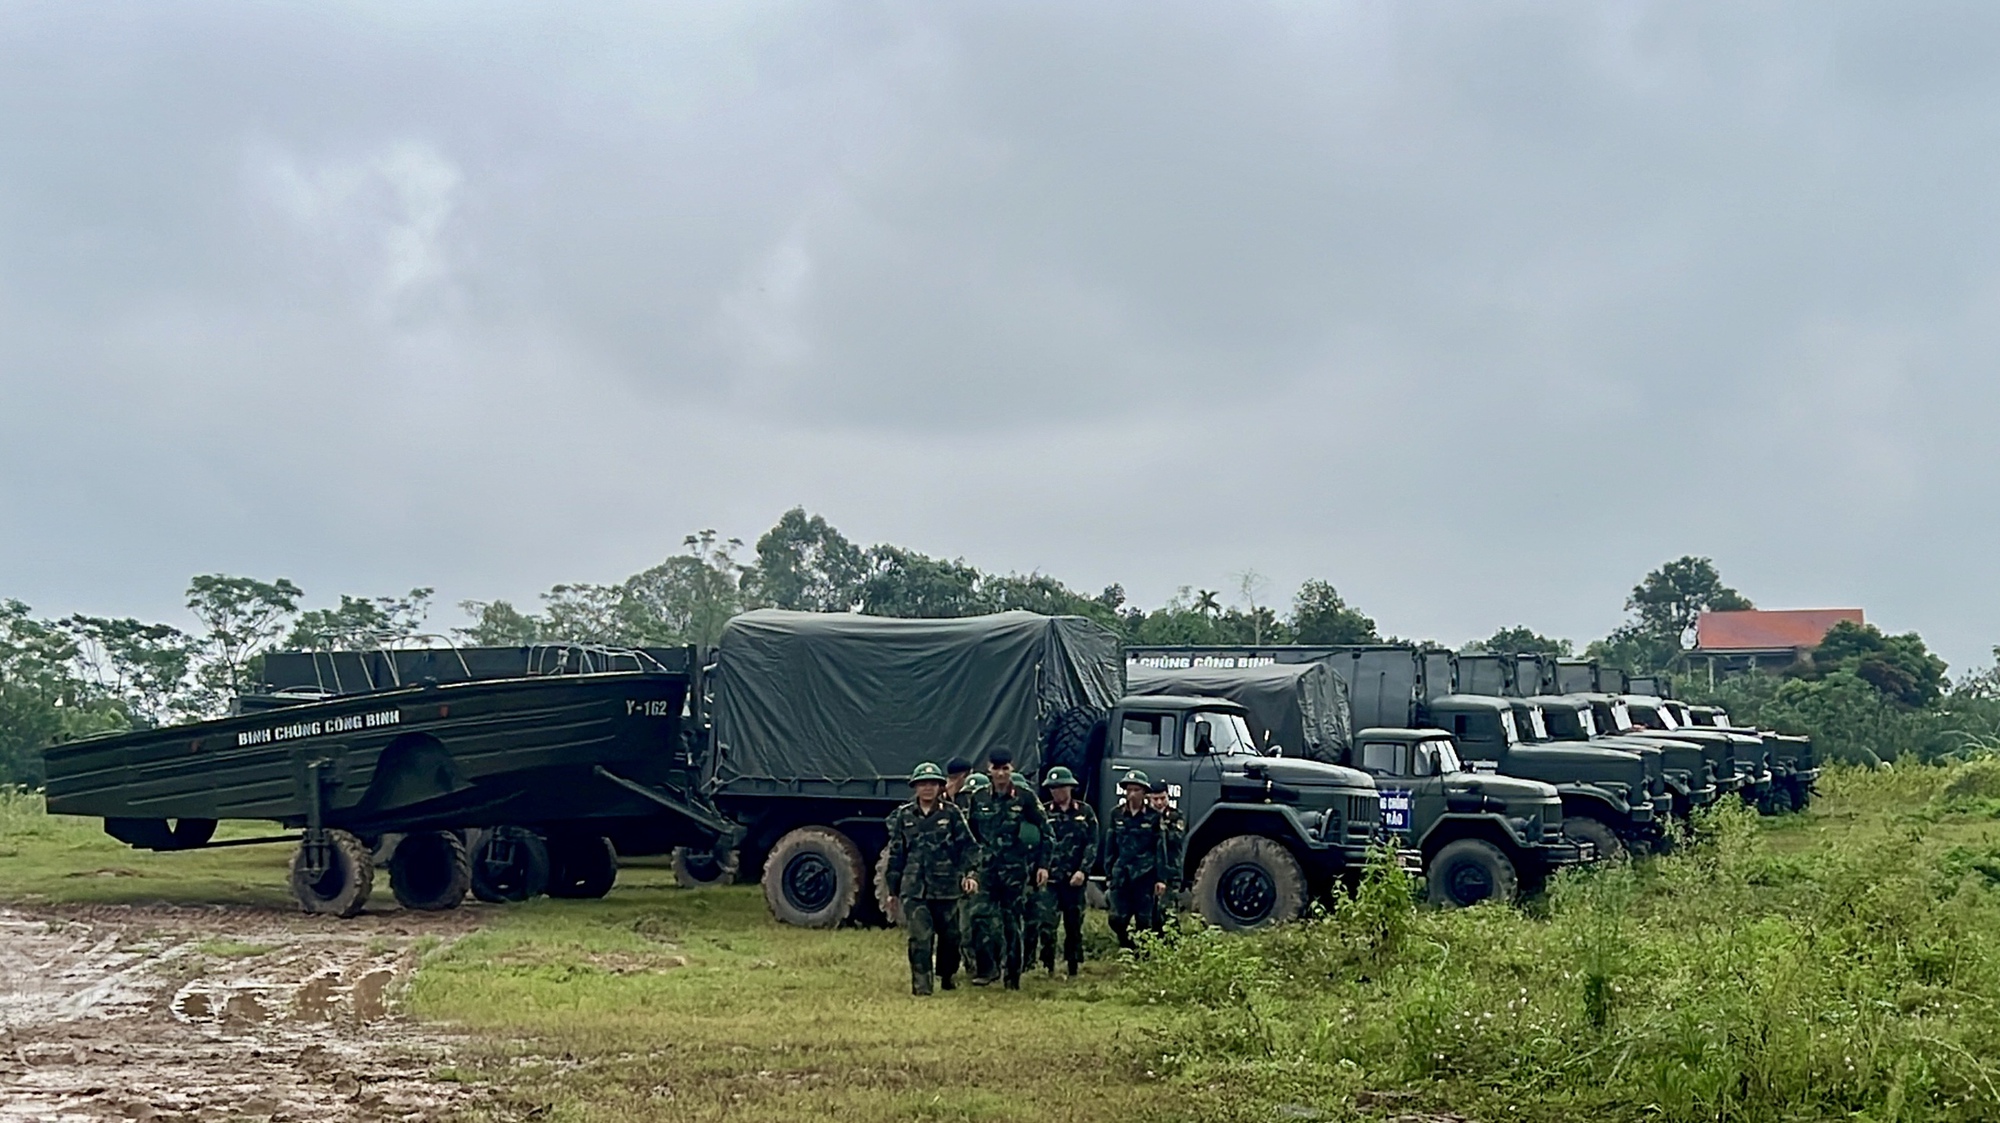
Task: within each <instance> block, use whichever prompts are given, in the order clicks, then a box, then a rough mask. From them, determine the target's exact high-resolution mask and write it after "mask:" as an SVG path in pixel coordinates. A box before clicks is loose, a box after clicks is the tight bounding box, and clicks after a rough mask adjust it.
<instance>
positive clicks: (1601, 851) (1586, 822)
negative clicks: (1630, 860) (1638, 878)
mask: <svg viewBox="0 0 2000 1123" xmlns="http://www.w3.org/2000/svg"><path fill="white" fill-rule="evenodd" d="M1563 837H1565V838H1572V839H1575V840H1576V841H1578V842H1588V843H1592V844H1594V845H1595V846H1596V847H1597V860H1598V861H1600V862H1621V861H1624V860H1625V859H1626V858H1627V857H1629V856H1630V854H1629V852H1628V851H1627V850H1626V849H1625V843H1624V842H1622V841H1620V840H1619V838H1618V832H1617V831H1614V830H1612V829H1611V827H1610V825H1609V824H1607V823H1605V822H1604V820H1602V819H1596V818H1592V817H1591V816H1589V815H1564V816H1563Z"/></svg>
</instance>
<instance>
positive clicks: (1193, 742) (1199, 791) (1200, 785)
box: [1166, 713, 1222, 830]
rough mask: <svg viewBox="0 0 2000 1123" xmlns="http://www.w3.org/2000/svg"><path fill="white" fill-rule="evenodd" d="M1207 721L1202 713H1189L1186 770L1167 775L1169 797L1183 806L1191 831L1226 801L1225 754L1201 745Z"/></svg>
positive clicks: (1183, 762) (1183, 747) (1185, 728)
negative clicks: (1213, 808) (1215, 807)
mask: <svg viewBox="0 0 2000 1123" xmlns="http://www.w3.org/2000/svg"><path fill="white" fill-rule="evenodd" d="M1205 724H1206V723H1205V722H1203V721H1202V717H1201V715H1200V714H1198V713H1197V714H1191V715H1189V716H1188V719H1187V720H1186V721H1184V722H1183V723H1182V726H1183V728H1182V730H1181V761H1180V763H1181V765H1182V769H1180V770H1176V772H1175V773H1172V774H1168V775H1167V776H1166V781H1167V800H1168V802H1170V803H1172V804H1173V805H1174V806H1175V807H1176V808H1179V809H1180V813H1181V818H1183V819H1185V820H1187V823H1188V829H1189V830H1192V829H1193V828H1194V826H1195V825H1196V824H1197V823H1199V822H1200V821H1201V817H1202V816H1204V815H1206V814H1208V812H1209V809H1210V808H1212V807H1214V806H1215V805H1216V804H1217V803H1219V802H1221V800H1222V757H1221V755H1220V754H1217V753H1214V752H1211V751H1207V750H1204V749H1202V748H1200V740H1201V733H1202V726H1203V725H1205ZM1212 745H1213V741H1212V738H1211V747H1212Z"/></svg>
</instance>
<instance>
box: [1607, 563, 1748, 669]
mask: <svg viewBox="0 0 2000 1123" xmlns="http://www.w3.org/2000/svg"><path fill="white" fill-rule="evenodd" d="M1753 607H1755V606H1754V605H1752V604H1751V603H1750V599H1749V598H1748V597H1745V596H1744V595H1743V594H1741V593H1739V592H1737V591H1736V590H1734V589H1732V588H1730V587H1729V586H1727V585H1724V584H1723V583H1722V575H1721V574H1720V573H1718V572H1717V571H1716V568H1715V563H1714V562H1713V561H1711V560H1709V559H1708V558H1697V557H1694V556H1692V555H1689V556H1687V557H1682V558H1677V559H1675V560H1674V561H1670V562H1668V563H1666V564H1665V565H1663V566H1661V567H1660V568H1658V569H1656V570H1654V571H1653V572H1651V573H1648V574H1647V575H1646V579H1645V580H1643V581H1641V582H1640V583H1639V584H1637V585H1635V586H1633V587H1632V595H1631V596H1628V597H1626V598H1625V610H1626V611H1627V612H1631V613H1633V614H1634V615H1635V616H1636V617H1637V619H1636V621H1635V623H1636V624H1637V625H1638V626H1639V627H1640V628H1641V629H1642V630H1644V631H1646V632H1648V633H1650V634H1652V635H1655V636H1659V637H1662V638H1667V637H1671V638H1673V639H1674V640H1675V642H1677V643H1679V644H1680V645H1681V646H1683V647H1685V646H1686V645H1687V639H1688V633H1690V632H1692V631H1693V630H1694V624H1695V620H1696V619H1697V618H1698V617H1699V616H1700V615H1701V614H1702V613H1704V612H1731V611H1736V610H1739V609H1745V608H1753Z"/></svg>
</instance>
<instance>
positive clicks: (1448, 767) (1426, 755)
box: [1416, 714, 1513, 776]
mask: <svg viewBox="0 0 2000 1123" xmlns="http://www.w3.org/2000/svg"><path fill="white" fill-rule="evenodd" d="M1508 716H1509V717H1512V716H1513V715H1512V714H1509V715H1508ZM1463 771H1465V766H1464V765H1463V764H1461V763H1460V762H1459V759H1458V749H1457V748H1456V747H1454V746H1453V745H1452V743H1451V742H1450V741H1444V740H1438V741H1421V742H1418V744H1417V754H1416V773H1417V775H1419V776H1449V775H1451V774H1452V773H1454V772H1463Z"/></svg>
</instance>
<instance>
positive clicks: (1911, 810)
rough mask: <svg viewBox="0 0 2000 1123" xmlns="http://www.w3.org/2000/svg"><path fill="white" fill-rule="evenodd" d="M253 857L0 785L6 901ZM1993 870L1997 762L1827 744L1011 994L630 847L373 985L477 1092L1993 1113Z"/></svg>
mask: <svg viewBox="0 0 2000 1123" xmlns="http://www.w3.org/2000/svg"><path fill="white" fill-rule="evenodd" d="M286 857H287V855H286V853H285V851H284V850H283V849H282V848H264V847H249V848H244V849H240V850H222V851H213V852H207V853H194V854H167V855H152V854H143V853H138V852H134V851H130V850H126V849H124V848H122V847H120V846H119V845H118V844H116V843H114V842H112V841H111V840H110V839H107V838H105V837H104V836H103V835H102V834H100V833H99V832H98V830H97V828H96V825H95V824H94V823H78V822H71V821H62V820H54V819H50V818H48V817H47V816H45V815H43V814H42V813H41V811H40V808H39V803H38V801H35V800H33V799H32V798H30V797H12V798H7V799H4V800H0V901H5V902H8V903H28V904H32V903H35V902H46V903H63V902H127V903H139V904H143V903H147V902H153V901H174V902H229V903H238V904H247V905H262V906H271V907H276V908H286V907H289V902H288V900H287V898H286V896H285V893H284V891H283V873H284V863H285V860H286ZM1996 887H2000V765H1996V764H1992V763H1978V764H1972V765H1959V766H1953V767H1949V768H1910V769H1903V770H1898V771H1896V772H1893V773H1890V772H1877V773H1863V772H1856V771H1843V772H1837V773H1835V774H1833V775H1831V776H1830V777H1829V778H1828V780H1827V781H1826V784H1825V797H1824V798H1823V799H1822V801H1821V802H1820V803H1819V804H1818V805H1816V806H1815V807H1814V809H1813V811H1812V812H1811V813H1810V814H1809V815H1806V816H1799V817H1792V818H1788V819H1785V820H1777V821H1771V820H1764V821H1759V820H1757V819H1756V818H1755V817H1754V816H1750V815H1747V814H1740V815H1725V816H1722V817H1720V818H1718V819H1717V820H1715V821H1714V822H1713V823H1711V824H1709V826H1708V829H1707V830H1706V832H1705V833H1704V835H1703V837H1702V838H1701V840H1700V841H1699V842H1698V843H1697V844H1696V845H1693V846H1691V847H1689V848H1688V850H1687V851H1686V852H1684V853H1683V854H1680V855H1676V856H1674V857H1672V858H1668V859H1656V860H1653V861H1650V862H1647V863H1644V864H1641V865H1640V866H1637V867H1634V868H1630V869H1614V870H1608V871H1604V872H1602V873H1597V874H1593V875H1586V876H1582V877H1576V878H1564V879H1561V880H1560V881H1559V882H1558V884H1557V885H1556V887H1555V889H1554V890H1553V891H1552V892H1551V894H1550V896H1549V897H1548V898H1547V899H1545V900H1543V901H1540V902H1537V903H1536V904H1534V905H1532V906H1530V907H1529V908H1527V909H1523V910H1514V909H1504V908H1481V909H1475V910H1469V911H1467V912H1463V913H1439V912H1434V911H1430V910H1425V909H1419V908H1414V907H1411V906H1410V905H1409V904H1408V902H1407V900H1406V897H1405V890H1404V887H1403V886H1402V885H1401V884H1400V882H1399V881H1397V880H1396V879H1394V878H1392V877H1389V876H1387V875H1384V876H1381V877H1377V878H1375V879H1372V880H1371V882H1370V883H1369V885H1368V886H1367V887H1366V889H1365V890H1364V893H1363V895H1362V897H1361V898H1360V899H1359V900H1357V901H1355V902H1353V903H1351V904H1346V905H1343V906H1342V907H1341V908H1339V909H1337V910H1336V911H1335V913H1334V914H1333V915H1332V916H1329V917H1324V918H1322V919H1320V920H1317V921H1315V922H1313V923H1309V924H1305V925H1297V926H1293V927H1292V928H1290V929H1287V930H1283V931H1279V932H1275V933H1270V934H1265V935H1260V936H1257V937H1250V938H1243V937H1222V936H1209V935H1201V934H1194V935H1190V936H1188V937H1185V938H1183V939H1182V940H1180V941H1179V942H1178V943H1177V944H1176V945H1175V946H1174V947H1172V948H1170V949H1162V950H1160V951H1159V953H1158V954H1156V955H1154V956H1153V957H1151V958H1150V959H1149V960H1148V961H1147V962H1145V963H1143V964H1141V965H1138V966H1136V967H1130V968H1120V967H1118V966H1116V965H1113V964H1108V963H1104V962H1101V961H1100V962H1098V963H1096V964H1092V965H1090V966H1089V967H1087V969H1086V970H1087V974H1086V977H1085V978H1084V979H1082V980H1080V981H1079V982H1078V983H1075V984H1071V983H1066V982H1062V981H1051V980H1047V979H1043V978H1040V977H1039V976H1036V977H1032V978H1030V979H1029V980H1028V984H1027V988H1026V989H1025V990H1024V991H1022V992H1020V993H1006V992H1002V991H999V990H997V989H996V990H975V989H971V988H966V989H963V990H961V991H960V992H958V993H955V994H943V995H939V996H938V997H936V998H933V999H929V1000H917V999H912V998H911V997H910V996H909V994H908V972H907V967H906V965H905V960H904V957H903V949H902V942H901V936H900V934H899V933H895V932H887V931H867V930H857V931H839V932H811V931H802V930H797V929H791V928H786V927H784V926H781V925H778V924H776V923H774V922H772V921H771V920H770V918H769V917H768V915H767V913H766V911H765V909H764V905H763V901H762V898H761V895H760V894H759V893H758V891H757V890H756V889H755V888H754V887H734V888H728V889H720V890H705V891H684V890H680V889H678V888H675V887H673V885H672V884H671V877H670V875H669V874H668V873H667V871H666V870H664V869H663V868H660V867H659V865H658V864H657V863H652V864H640V865H638V866H636V867H635V868H628V869H627V870H626V871H625V872H624V873H622V874H621V877H620V881H619V885H618V888H617V889H616V890H615V891H614V892H613V893H612V894H611V896H610V897H609V898H607V899H605V900H603V901H593V902H565V901H547V900H545V901H538V902H534V903H532V904H529V905H525V906H517V907H510V908H488V907H482V908H480V909H478V910H476V913H475V915H477V916H479V917H481V918H483V919H484V923H483V924H482V925H481V927H479V928H478V930H476V931H475V932H473V933H472V934H471V935H468V936H464V937H463V938H460V939H457V940H456V941H455V942H446V943H442V944H441V945H440V946H439V947H438V948H437V949H436V950H434V951H433V952H431V953H430V954H429V955H428V957H427V959H426V960H425V963H424V966H423V968H422V970H421V971H420V972H419V973H418V974H417V976H416V979H415V981H414V983H413V984H412V986H411V989H410V991H409V993H408V995H407V997H406V1007H405V1008H406V1009H407V1010H408V1011H410V1012H411V1013H413V1014H414V1015H416V1016H417V1017H419V1018H424V1019H432V1020H437V1021H441V1022H447V1023H452V1024H455V1025H458V1026H462V1027H464V1028H465V1029H467V1030H469V1031H470V1032H471V1034H472V1040H473V1043H474V1044H473V1046H472V1047H471V1049H470V1050H469V1051H468V1052H467V1053H466V1060H465V1063H464V1065H463V1066H462V1068H463V1073H462V1075H464V1076H465V1077H467V1078H472V1079H480V1080H484V1081H488V1082H491V1083H494V1084H497V1085H499V1086H501V1087H502V1088H504V1095H503V1096H502V1098H501V1100H500V1101H499V1106H498V1107H497V1108H496V1113H497V1114H500V1115H503V1116H507V1117H532V1118H536V1119H550V1120H579V1121H580V1120H650V1119H662V1120H665V1119H742V1120H766V1119H768V1120H781V1119H782V1120H796V1119H807V1118H839V1119H842V1120H851V1121H854V1123H862V1121H871V1120H889V1119H937V1120H961V1119H962V1120H1030V1119H1058V1120H1098V1119H1105V1120H1110V1119H1118V1120H1180V1119H1188V1120H1193V1119H1246V1120H1247V1119H1258V1120H1271V1119H1286V1118H1325V1119H1351V1118H1368V1119H1387V1118H1393V1117H1396V1116H1399V1115H1401V1116H1408V1117H1412V1118H1416V1117H1420V1116H1419V1115H1418V1113H1421V1112H1435V1113H1443V1112H1447V1111H1450V1112H1457V1113H1460V1114H1462V1115H1464V1116H1466V1117H1469V1118H1474V1119H1480V1120H1500V1119H1521V1120H1548V1121H1551V1123H1553V1121H1555V1120H1568V1119H1576V1118H1590V1119H1603V1120H1627V1119H1629V1120H1634V1121H1637V1120H1657V1119H1668V1120H1689V1121H1692V1120H1743V1121H1763V1120H1769V1121H1772V1123H1778V1121H1781V1120H1803V1119H1821V1118H1849V1119H1861V1120H1868V1121H1871V1123H1888V1121H1890V1120H1929V1119H1936V1120H1966V1121H1972V1120H1981V1119H1991V1118H1995V1117H2000V1087H1996V1082H2000V888H1996ZM378 892H380V893H382V894H383V896H384V897H386V886H384V887H382V888H380V889H379V890H378ZM1093 923H1094V924H1097V925H1099V926H1100V930H1099V931H1098V932H1097V933H1096V934H1095V940H1094V943H1095V944H1096V946H1098V947H1099V948H1101V947H1102V946H1103V944H1104V942H1105V939H1104V933H1103V932H1102V931H1101V924H1102V919H1101V916H1100V917H1097V918H1094V920H1093ZM460 928H462V925H454V926H453V929H454V931H456V930H458V929H460ZM213 939H214V942H215V947H216V949H217V950H216V952H215V954H217V955H226V954H230V953H231V951H232V950H233V949H234V945H233V944H232V943H231V940H230V933H229V932H228V931H227V930H224V929H219V930H218V931H217V932H215V933H214V937H213Z"/></svg>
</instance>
